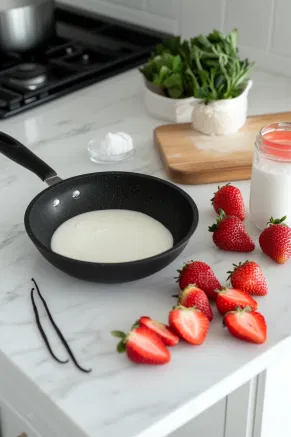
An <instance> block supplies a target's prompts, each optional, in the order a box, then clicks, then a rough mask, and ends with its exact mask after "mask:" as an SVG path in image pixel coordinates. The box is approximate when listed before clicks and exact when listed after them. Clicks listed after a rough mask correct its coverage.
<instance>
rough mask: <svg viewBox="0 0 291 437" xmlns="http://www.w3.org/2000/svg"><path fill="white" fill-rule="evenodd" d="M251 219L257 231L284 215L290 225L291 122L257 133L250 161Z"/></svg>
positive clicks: (265, 128) (276, 124) (266, 127)
mask: <svg viewBox="0 0 291 437" xmlns="http://www.w3.org/2000/svg"><path fill="white" fill-rule="evenodd" d="M250 213H251V218H252V220H253V221H254V223H255V224H256V226H257V227H258V228H259V229H265V228H266V225H267V223H268V221H269V219H270V217H273V218H275V219H277V218H282V217H283V216H287V219H286V222H285V223H286V224H288V225H289V226H291V123H287V122H286V123H283V122H282V123H273V124H270V125H268V126H265V127H264V128H262V129H261V131H260V132H259V134H258V136H257V138H256V142H255V151H254V158H253V168H252V179H251V193H250Z"/></svg>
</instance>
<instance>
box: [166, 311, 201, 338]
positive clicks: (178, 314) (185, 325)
mask: <svg viewBox="0 0 291 437" xmlns="http://www.w3.org/2000/svg"><path fill="white" fill-rule="evenodd" d="M169 325H170V327H171V328H172V329H174V331H175V332H176V333H177V334H178V335H179V336H180V337H181V338H182V339H183V340H185V341H186V342H187V343H190V344H193V345H200V344H202V343H203V342H204V340H205V338H206V336H207V333H208V329H209V320H208V318H207V317H206V315H205V314H204V313H203V312H202V311H200V310H198V309H196V308H195V307H193V308H186V307H184V306H183V305H177V306H176V307H174V308H173V309H172V311H170V313H169Z"/></svg>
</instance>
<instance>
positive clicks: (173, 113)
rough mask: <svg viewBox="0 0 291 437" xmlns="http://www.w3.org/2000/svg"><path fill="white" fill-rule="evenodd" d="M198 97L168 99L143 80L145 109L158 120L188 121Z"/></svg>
mask: <svg viewBox="0 0 291 437" xmlns="http://www.w3.org/2000/svg"><path fill="white" fill-rule="evenodd" d="M198 102H200V99H195V98H194V97H189V98H187V99H170V98H169V97H165V96H164V95H163V94H162V91H161V90H160V89H159V88H158V87H155V86H154V85H153V84H152V83H150V82H147V81H144V103H145V106H146V109H147V111H148V112H149V113H150V114H151V115H152V116H153V117H154V118H159V119H160V120H165V121H172V122H174V123H190V122H191V120H192V111H193V107H195V105H197V103H198Z"/></svg>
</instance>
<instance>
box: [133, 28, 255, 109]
mask: <svg viewBox="0 0 291 437" xmlns="http://www.w3.org/2000/svg"><path fill="white" fill-rule="evenodd" d="M237 39H238V32H237V30H236V29H234V30H233V31H232V32H231V33H230V34H228V35H225V34H223V33H222V32H219V31H218V30H213V31H212V32H211V33H210V34H209V35H208V36H204V35H199V36H198V37H196V38H192V39H190V40H188V41H182V40H181V39H180V38H179V37H175V38H171V39H169V40H167V41H165V42H164V43H163V44H159V45H158V46H157V47H156V49H155V51H154V53H153V54H152V56H151V58H150V59H149V61H148V62H147V63H146V64H145V65H144V66H143V67H142V68H141V69H140V71H141V73H142V74H143V75H144V76H145V78H146V80H148V81H149V82H151V83H153V84H154V85H155V86H157V87H159V88H160V89H161V90H162V91H163V93H164V94H165V95H166V96H168V97H172V98H174V99H179V98H185V97H190V96H193V97H196V98H199V99H203V100H204V101H205V102H206V103H207V102H209V101H212V100H220V99H232V98H235V97H237V96H239V95H240V94H241V93H242V91H243V89H244V87H245V85H246V82H247V81H248V80H249V73H250V71H251V69H252V68H253V66H254V63H250V62H249V60H248V59H245V60H241V59H240V57H239V53H238V48H237Z"/></svg>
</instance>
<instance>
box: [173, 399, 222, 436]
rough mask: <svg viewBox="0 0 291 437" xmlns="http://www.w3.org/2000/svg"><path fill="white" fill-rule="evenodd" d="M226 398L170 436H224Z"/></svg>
mask: <svg viewBox="0 0 291 437" xmlns="http://www.w3.org/2000/svg"><path fill="white" fill-rule="evenodd" d="M225 407H226V399H222V400H221V401H219V402H217V403H216V404H215V405H213V406H212V407H211V408H209V409H208V410H206V411H204V412H203V413H201V414H200V415H199V416H198V417H196V418H195V419H193V420H191V421H190V422H188V423H187V424H186V425H184V426H183V427H182V428H180V429H178V430H177V431H175V432H173V433H172V434H170V437H195V436H197V437H199V436H201V437H202V436H205V437H224V422H225Z"/></svg>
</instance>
